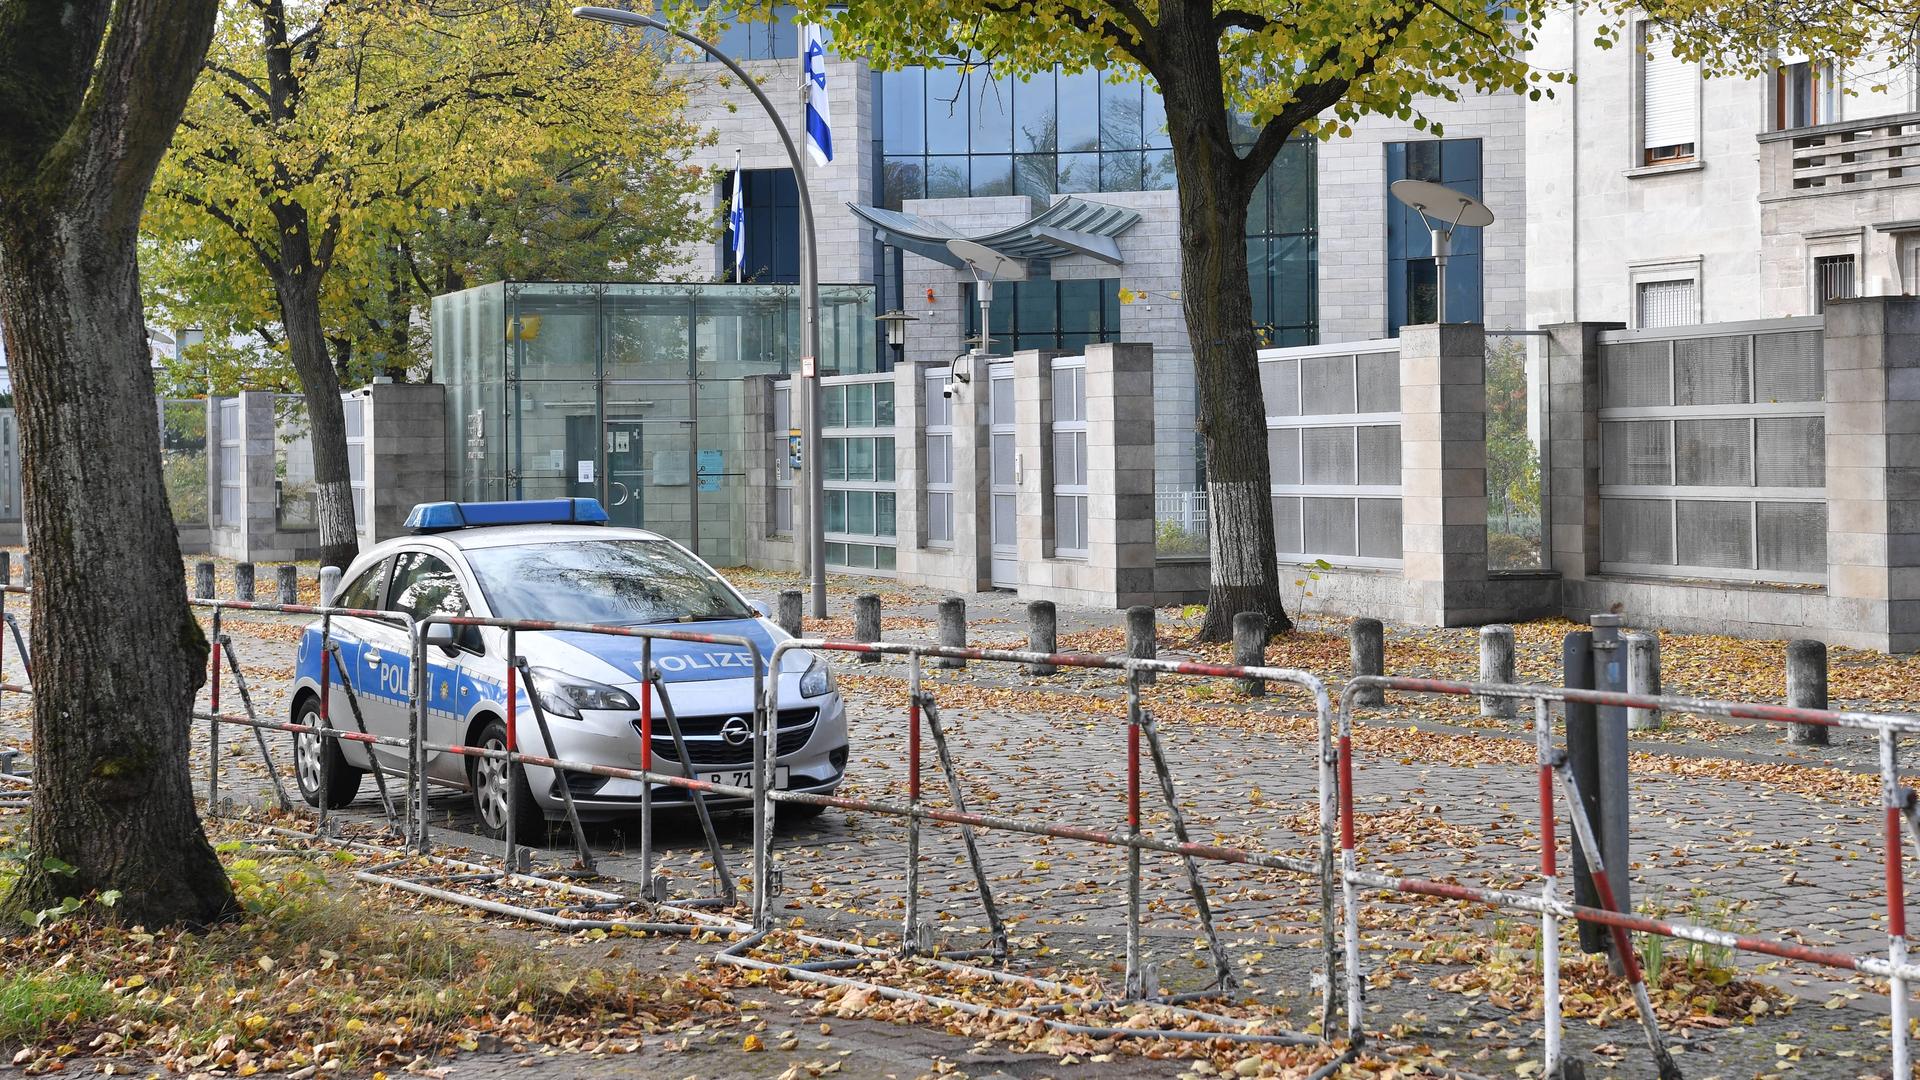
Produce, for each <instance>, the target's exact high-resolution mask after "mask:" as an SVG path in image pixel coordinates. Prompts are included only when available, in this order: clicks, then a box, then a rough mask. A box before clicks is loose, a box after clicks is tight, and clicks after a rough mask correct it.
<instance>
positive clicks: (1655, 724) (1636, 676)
mask: <svg viewBox="0 0 1920 1080" xmlns="http://www.w3.org/2000/svg"><path fill="white" fill-rule="evenodd" d="M1620 640H1622V641H1624V642H1626V644H1627V693H1629V694H1649V695H1654V696H1658V695H1659V693H1660V635H1659V634H1656V633H1653V632H1652V631H1648V630H1628V631H1626V632H1625V633H1623V634H1621V635H1620ZM1659 727H1660V710H1659V709H1628V710H1627V729H1628V730H1630V731H1653V730H1656V729H1658V728H1659Z"/></svg>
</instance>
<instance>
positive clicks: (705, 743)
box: [634, 709, 820, 766]
mask: <svg viewBox="0 0 1920 1080" xmlns="http://www.w3.org/2000/svg"><path fill="white" fill-rule="evenodd" d="M819 713H820V711H819V710H818V709H782V710H780V740H779V749H778V751H777V753H778V755H779V756H781V757H785V756H786V755H788V754H791V753H794V752H796V751H798V750H799V749H800V748H801V747H803V746H805V745H807V740H808V739H810V738H812V737H813V722H814V720H815V719H817V718H818V717H819ZM733 715H738V714H729V715H728V716H682V717H680V718H679V719H680V733H681V734H682V735H683V736H685V737H686V741H687V757H688V758H689V759H691V760H690V761H689V762H688V763H689V764H692V765H717V766H736V765H750V764H752V763H753V743H752V742H751V741H748V742H747V743H745V744H744V745H741V746H734V745H731V744H729V743H728V742H727V741H726V740H725V739H722V738H721V737H720V727H721V725H722V724H725V723H726V722H727V720H728V719H730V718H731V716H733ZM639 728H640V722H639V721H638V720H636V721H634V730H636V731H638V730H639ZM653 753H654V755H655V756H656V757H660V758H664V759H666V760H667V761H679V760H680V754H679V752H678V751H676V750H675V749H674V746H673V735H672V733H671V732H669V731H668V729H667V721H666V719H665V718H664V717H655V718H654V721H653Z"/></svg>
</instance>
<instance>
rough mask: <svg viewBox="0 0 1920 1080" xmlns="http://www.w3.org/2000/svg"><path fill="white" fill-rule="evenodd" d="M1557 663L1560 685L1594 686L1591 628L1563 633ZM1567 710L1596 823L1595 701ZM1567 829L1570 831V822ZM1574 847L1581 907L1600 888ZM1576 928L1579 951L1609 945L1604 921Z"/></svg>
mask: <svg viewBox="0 0 1920 1080" xmlns="http://www.w3.org/2000/svg"><path fill="white" fill-rule="evenodd" d="M1560 666H1561V676H1562V677H1561V682H1560V685H1562V686H1565V687H1566V688H1568V689H1569V690H1592V689H1594V680H1593V632H1592V631H1590V630H1576V631H1574V632H1573V633H1571V634H1568V635H1567V639H1566V641H1565V643H1564V644H1562V645H1561V647H1560ZM1566 716H1567V765H1568V766H1569V767H1570V768H1572V770H1573V778H1574V780H1575V781H1576V782H1578V783H1579V785H1580V805H1581V807H1582V809H1584V810H1585V812H1586V815H1587V820H1588V821H1591V822H1593V823H1594V824H1595V825H1596V826H1597V825H1598V824H1599V822H1600V746H1599V742H1598V738H1599V731H1600V725H1599V722H1598V721H1596V720H1595V719H1594V706H1593V705H1592V704H1591V703H1589V702H1584V701H1569V702H1567V703H1566ZM1569 817H1571V812H1569ZM1567 833H1568V835H1572V834H1573V830H1572V828H1571V827H1569V828H1568V830H1567ZM1572 851H1573V902H1574V903H1576V904H1579V905H1581V906H1583V907H1599V906H1600V892H1599V890H1597V889H1595V888H1594V887H1593V871H1591V870H1589V869H1588V868H1587V852H1586V849H1585V848H1584V847H1582V846H1581V845H1579V844H1574V845H1573V846H1572ZM1579 932H1580V951H1581V952H1583V953H1588V954H1595V953H1604V952H1606V951H1608V949H1609V948H1611V938H1610V936H1609V935H1608V934H1607V928H1606V927H1604V926H1601V925H1600V924H1598V923H1590V922H1582V923H1580V924H1579Z"/></svg>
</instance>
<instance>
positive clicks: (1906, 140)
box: [1760, 113, 1920, 198]
mask: <svg viewBox="0 0 1920 1080" xmlns="http://www.w3.org/2000/svg"><path fill="white" fill-rule="evenodd" d="M1760 141H1761V143H1762V144H1763V151H1762V153H1763V156H1764V157H1765V159H1766V160H1767V162H1768V164H1769V165H1770V166H1771V168H1769V169H1767V170H1765V171H1766V173H1767V174H1768V175H1769V179H1770V180H1771V181H1772V183H1771V184H1770V185H1769V186H1770V188H1771V190H1769V191H1768V192H1766V193H1765V194H1766V196H1770V197H1772V198H1787V197H1791V196H1795V195H1813V194H1824V193H1827V192H1839V191H1847V190H1850V189H1858V188H1866V187H1886V186H1891V185H1895V184H1913V183H1920V113H1902V114H1900V115H1898V116H1876V117H1872V118H1870V119H1866V120H1854V121H1842V122H1840V123H1835V124H1822V125H1820V126H1818V127H1808V128H1794V129H1792V130H1788V131H1776V132H1769V133H1767V134H1765V135H1762V136H1760Z"/></svg>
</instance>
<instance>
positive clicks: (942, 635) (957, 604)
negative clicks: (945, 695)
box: [933, 596, 967, 668]
mask: <svg viewBox="0 0 1920 1080" xmlns="http://www.w3.org/2000/svg"><path fill="white" fill-rule="evenodd" d="M937 632H938V634H939V636H938V637H936V638H935V639H934V641H935V643H937V644H940V645H946V646H950V647H952V648H956V649H964V648H966V647H967V602H966V601H965V600H962V599H960V598H959V597H957V596H949V597H947V598H946V599H945V600H942V601H940V625H939V627H938V630H937ZM933 666H934V667H937V668H963V667H966V666H967V662H966V661H965V660H959V659H955V658H953V657H950V656H938V657H935V658H934V661H933Z"/></svg>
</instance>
